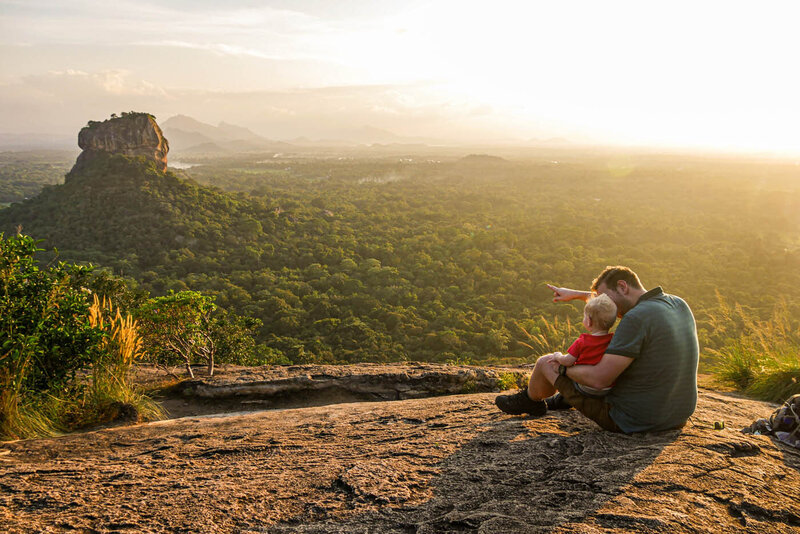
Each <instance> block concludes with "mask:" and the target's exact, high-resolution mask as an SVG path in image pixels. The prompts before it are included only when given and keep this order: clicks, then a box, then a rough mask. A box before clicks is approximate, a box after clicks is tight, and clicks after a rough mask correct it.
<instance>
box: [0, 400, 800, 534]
mask: <svg viewBox="0 0 800 534" xmlns="http://www.w3.org/2000/svg"><path fill="white" fill-rule="evenodd" d="M494 397H495V394H494V393H473V394H461V395H450V396H438V397H430V398H412V399H405V400H394V401H382V402H359V403H350V404H335V405H327V406H312V407H305V408H292V409H279V410H269V411H257V412H251V413H244V414H234V415H215V416H191V417H184V418H181V419H173V420H168V421H161V422H155V423H149V424H143V425H138V426H128V427H121V428H110V429H104V430H99V431H95V432H88V433H83V434H73V435H68V436H63V437H60V438H55V439H40V440H28V441H16V442H8V443H3V444H0V530H2V531H8V532H14V533H17V532H62V531H64V532H66V531H78V532H276V533H277V532H305V533H312V532H313V533H323V532H324V533H329V532H348V533H351V532H375V533H383V532H396V533H409V532H415V533H419V534H423V533H434V532H437V533H438V532H486V533H494V532H497V533H506V532H585V533H590V532H592V533H594V532H714V533H716V532H743V531H744V532H776V533H777V532H781V533H784V532H792V531H800V501H798V498H797V495H798V488H800V451H798V450H796V449H792V448H790V447H788V446H785V445H783V444H781V443H779V442H776V441H773V440H771V439H770V438H769V437H766V436H749V435H743V434H741V433H740V432H738V430H739V429H740V428H743V427H744V426H746V425H748V424H749V423H750V422H752V421H753V420H754V419H756V418H758V417H764V416H766V415H768V414H769V413H770V412H771V411H772V410H773V409H774V406H772V405H769V404H766V403H762V402H757V401H751V400H746V399H742V398H737V397H735V396H732V395H730V394H727V393H719V392H714V391H708V390H701V392H700V401H699V406H698V410H697V412H696V413H695V415H694V416H693V418H692V420H691V421H690V422H689V423H688V424H687V425H686V426H685V427H684V428H683V429H681V430H675V431H669V432H661V433H653V434H637V435H618V434H611V433H608V432H605V431H602V430H600V429H599V428H598V427H597V426H596V425H595V424H594V423H592V422H590V421H588V420H587V419H585V418H584V417H583V416H581V415H580V414H579V413H577V412H576V411H574V410H566V411H557V412H551V413H549V414H548V415H546V416H544V417H540V418H527V417H512V416H508V415H505V414H503V413H500V412H499V411H498V410H497V409H496V407H495V406H494V404H493V400H494ZM723 420H724V421H725V428H724V429H722V430H714V422H718V421H723Z"/></svg>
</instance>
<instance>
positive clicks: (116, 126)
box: [67, 112, 169, 179]
mask: <svg viewBox="0 0 800 534" xmlns="http://www.w3.org/2000/svg"><path fill="white" fill-rule="evenodd" d="M78 146H79V147H81V148H82V149H83V152H81V153H80V154H79V155H78V159H77V161H76V162H75V166H74V167H73V168H72V171H71V172H70V174H72V172H74V171H76V170H80V169H81V168H83V167H84V166H85V165H86V164H87V163H88V162H89V161H91V160H92V158H94V157H95V156H96V155H97V154H98V153H102V152H108V153H112V154H123V155H125V156H145V157H146V158H148V159H150V160H153V161H155V162H156V164H157V165H158V168H159V170H161V171H162V172H164V171H166V170H167V152H169V143H168V142H167V139H166V138H165V137H164V134H163V133H162V132H161V128H159V126H158V124H157V123H156V120H155V117H153V116H152V115H150V114H148V113H133V112H132V113H123V115H122V117H113V118H111V119H108V120H105V121H103V122H96V121H90V122H89V124H88V126H86V127H84V128H82V129H81V131H80V133H79V134H78ZM67 179H69V175H67Z"/></svg>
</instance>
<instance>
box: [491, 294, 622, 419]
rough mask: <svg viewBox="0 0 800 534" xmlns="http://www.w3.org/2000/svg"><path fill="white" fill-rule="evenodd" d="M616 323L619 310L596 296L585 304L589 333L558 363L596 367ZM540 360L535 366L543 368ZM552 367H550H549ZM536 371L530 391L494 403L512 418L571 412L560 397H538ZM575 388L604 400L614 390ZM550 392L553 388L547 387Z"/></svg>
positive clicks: (563, 355) (496, 400) (559, 359)
mask: <svg viewBox="0 0 800 534" xmlns="http://www.w3.org/2000/svg"><path fill="white" fill-rule="evenodd" d="M616 320H617V306H616V305H615V304H614V301H613V300H611V298H610V297H608V296H607V295H603V294H600V295H597V296H596V297H594V298H592V299H590V300H589V301H588V302H587V303H586V307H585V308H584V309H583V326H584V327H585V328H586V330H587V332H586V333H583V334H581V335H580V337H579V338H578V339H576V340H575V342H574V343H573V344H572V345H570V347H569V349H567V354H561V353H560V352H555V353H553V354H554V355H555V359H556V361H558V363H560V364H561V365H564V366H567V367H569V366H572V365H596V364H598V363H599V362H600V360H601V359H602V358H603V354H605V352H606V347H608V344H609V343H610V342H611V338H612V337H613V334H609V333H608V330H609V328H611V327H612V326H614V322H615V321H616ZM542 361H543V360H542V359H540V360H538V361H537V362H536V365H537V366H538V365H540V362H542ZM546 365H549V364H546ZM536 374H537V373H536V369H534V372H533V373H532V374H531V379H530V381H529V382H528V387H527V389H522V390H520V391H519V392H518V393H516V394H514V395H500V396H498V397H497V398H496V399H495V400H494V403H495V404H496V405H497V407H498V408H500V410H502V411H504V412H505V413H508V414H512V415H520V414H523V413H529V414H531V415H534V416H538V415H544V413H546V412H547V410H558V409H565V408H566V409H568V408H571V407H572V406H570V405H569V404H568V403H567V402H566V401H565V400H564V398H563V397H562V396H561V393H559V392H556V394H555V395H552V396H551V397H547V398H543V397H541V396H539V395H538V394H537V393H538V392H537V389H538V388H537V385H536V383H535V382H536ZM573 383H574V384H575V388H576V389H578V390H579V391H580V392H581V393H583V394H584V395H588V396H593V397H603V396H605V395H608V393H609V391H611V388H610V387H609V388H605V389H595V388H590V387H588V386H584V385H582V384H578V383H577V382H573ZM547 387H548V388H552V386H550V385H549V384H548V386H547Z"/></svg>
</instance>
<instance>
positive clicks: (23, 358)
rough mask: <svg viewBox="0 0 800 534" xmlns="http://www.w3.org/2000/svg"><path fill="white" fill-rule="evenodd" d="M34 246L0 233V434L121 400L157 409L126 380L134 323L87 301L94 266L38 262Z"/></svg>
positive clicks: (109, 409) (135, 343)
mask: <svg viewBox="0 0 800 534" xmlns="http://www.w3.org/2000/svg"><path fill="white" fill-rule="evenodd" d="M39 250H41V249H38V248H37V246H36V242H35V241H34V240H33V239H31V238H30V237H28V236H23V235H17V236H14V237H10V238H3V236H2V234H0V439H14V438H26V437H35V436H43V435H54V434H56V433H58V432H60V431H63V430H70V429H73V428H77V427H81V426H85V425H87V424H92V423H99V422H103V421H106V420H108V419H111V418H114V417H116V415H117V414H116V413H114V410H115V409H118V407H120V406H124V405H131V406H132V409H133V410H134V411H136V410H142V411H143V412H144V413H143V414H142V415H144V416H146V417H147V416H157V415H158V409H157V408H156V407H155V405H154V404H152V403H151V402H149V401H148V400H147V399H146V398H144V397H143V396H141V395H139V394H138V393H136V392H135V391H134V390H133V388H131V387H130V385H129V384H128V383H127V372H128V369H129V368H130V365H131V363H132V362H133V361H134V360H135V359H136V357H137V354H138V350H139V340H138V336H137V333H136V325H135V324H134V323H133V321H132V320H131V319H130V318H129V317H124V318H123V317H122V316H121V314H120V313H119V312H118V311H116V310H114V308H113V307H112V306H111V304H110V303H108V302H100V301H99V300H98V299H97V298H96V297H95V299H94V304H93V305H92V306H91V307H90V305H89V299H88V298H87V297H88V295H89V293H88V292H87V291H85V290H83V289H82V286H83V284H84V283H85V282H86V280H87V276H88V275H89V273H90V272H91V270H92V269H91V267H81V266H76V265H68V264H65V263H63V262H62V263H58V264H56V265H54V266H52V267H49V268H42V269H40V268H39V267H38V266H37V265H36V262H35V260H34V255H35V253H36V252H38V251H39ZM87 369H88V370H89V374H88V375H87V374H86V373H85V372H83V371H84V370H87ZM115 407H116V408H115Z"/></svg>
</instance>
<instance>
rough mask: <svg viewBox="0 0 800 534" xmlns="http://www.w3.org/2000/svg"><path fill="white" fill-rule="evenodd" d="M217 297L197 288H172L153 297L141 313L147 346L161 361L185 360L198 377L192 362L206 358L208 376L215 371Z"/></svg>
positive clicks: (143, 335)
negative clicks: (175, 290) (176, 291)
mask: <svg viewBox="0 0 800 534" xmlns="http://www.w3.org/2000/svg"><path fill="white" fill-rule="evenodd" d="M215 309H216V306H215V304H214V299H213V298H211V297H208V296H205V295H202V294H201V293H198V292H197V291H181V292H179V293H174V292H170V294H169V295H167V296H164V297H157V298H153V299H149V300H148V301H147V302H145V303H144V305H143V306H142V307H141V308H139V310H138V312H137V315H138V320H139V325H140V333H141V335H142V338H143V341H144V350H145V352H147V353H149V354H150V357H151V358H153V360H154V361H155V363H157V364H159V363H160V364H164V365H166V364H169V363H172V362H174V361H175V360H178V361H180V360H182V361H183V363H184V364H185V365H186V372H187V373H188V374H189V376H190V377H192V378H194V372H193V371H192V363H193V362H194V361H196V360H197V359H202V360H205V362H206V364H207V366H208V376H213V375H214V355H215V353H216V343H215V341H214V336H213V335H212V330H213V328H212V327H213V319H212V313H213V312H214V310H215Z"/></svg>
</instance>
